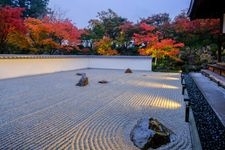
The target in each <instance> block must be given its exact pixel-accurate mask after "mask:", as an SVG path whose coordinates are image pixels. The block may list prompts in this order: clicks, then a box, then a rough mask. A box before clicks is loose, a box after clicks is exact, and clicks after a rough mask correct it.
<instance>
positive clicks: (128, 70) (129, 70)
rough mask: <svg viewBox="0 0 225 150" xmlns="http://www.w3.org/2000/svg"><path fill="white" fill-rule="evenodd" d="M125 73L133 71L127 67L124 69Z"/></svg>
mask: <svg viewBox="0 0 225 150" xmlns="http://www.w3.org/2000/svg"><path fill="white" fill-rule="evenodd" d="M125 73H133V71H132V70H131V69H130V68H127V69H126V70H125Z"/></svg>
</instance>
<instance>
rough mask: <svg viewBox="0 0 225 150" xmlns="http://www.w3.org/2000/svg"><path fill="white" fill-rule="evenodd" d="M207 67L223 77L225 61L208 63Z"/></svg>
mask: <svg viewBox="0 0 225 150" xmlns="http://www.w3.org/2000/svg"><path fill="white" fill-rule="evenodd" d="M208 69H209V70H210V71H212V72H215V73H217V74H219V75H221V76H224V77H225V63H218V64H211V65H208Z"/></svg>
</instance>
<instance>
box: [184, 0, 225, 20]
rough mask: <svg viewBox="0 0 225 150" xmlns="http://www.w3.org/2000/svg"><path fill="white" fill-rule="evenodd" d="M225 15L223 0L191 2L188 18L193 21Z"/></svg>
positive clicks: (224, 0) (194, 0)
mask: <svg viewBox="0 0 225 150" xmlns="http://www.w3.org/2000/svg"><path fill="white" fill-rule="evenodd" d="M224 13H225V0H191V3H190V7H189V10H188V16H189V17H190V19H191V20H193V19H207V18H220V17H221V16H222V14H224Z"/></svg>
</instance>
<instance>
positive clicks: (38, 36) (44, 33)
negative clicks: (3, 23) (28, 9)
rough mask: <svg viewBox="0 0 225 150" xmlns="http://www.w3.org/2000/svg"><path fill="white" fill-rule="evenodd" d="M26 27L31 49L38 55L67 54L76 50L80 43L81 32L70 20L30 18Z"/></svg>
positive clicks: (26, 22) (26, 21)
mask: <svg viewBox="0 0 225 150" xmlns="http://www.w3.org/2000/svg"><path fill="white" fill-rule="evenodd" d="M25 25H26V27H27V29H28V31H29V41H30V47H31V49H32V50H33V51H34V52H36V53H48V54H55V52H56V51H60V52H62V53H65V52H67V51H71V50H73V49H76V48H77V44H79V43H80V35H81V31H80V30H79V29H78V28H76V27H75V26H74V25H73V24H72V23H71V21H70V20H68V19H65V20H58V19H52V18H51V19H50V18H49V17H45V18H44V19H42V20H39V19H34V18H28V19H26V20H25Z"/></svg>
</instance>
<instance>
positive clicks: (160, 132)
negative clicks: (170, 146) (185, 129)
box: [146, 118, 172, 148]
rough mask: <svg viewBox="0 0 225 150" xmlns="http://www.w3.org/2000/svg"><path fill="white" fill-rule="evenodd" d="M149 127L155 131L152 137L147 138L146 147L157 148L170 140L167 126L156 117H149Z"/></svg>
mask: <svg viewBox="0 0 225 150" xmlns="http://www.w3.org/2000/svg"><path fill="white" fill-rule="evenodd" d="M149 129H150V130H153V131H154V132H155V134H154V136H153V137H150V138H149V139H148V143H147V144H146V146H147V147H151V148H158V147H160V146H162V145H165V144H167V143H169V142H170V134H171V133H172V131H171V130H169V129H168V128H167V127H165V126H164V125H163V124H162V123H160V122H159V121H158V120H157V119H153V118H150V119H149Z"/></svg>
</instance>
